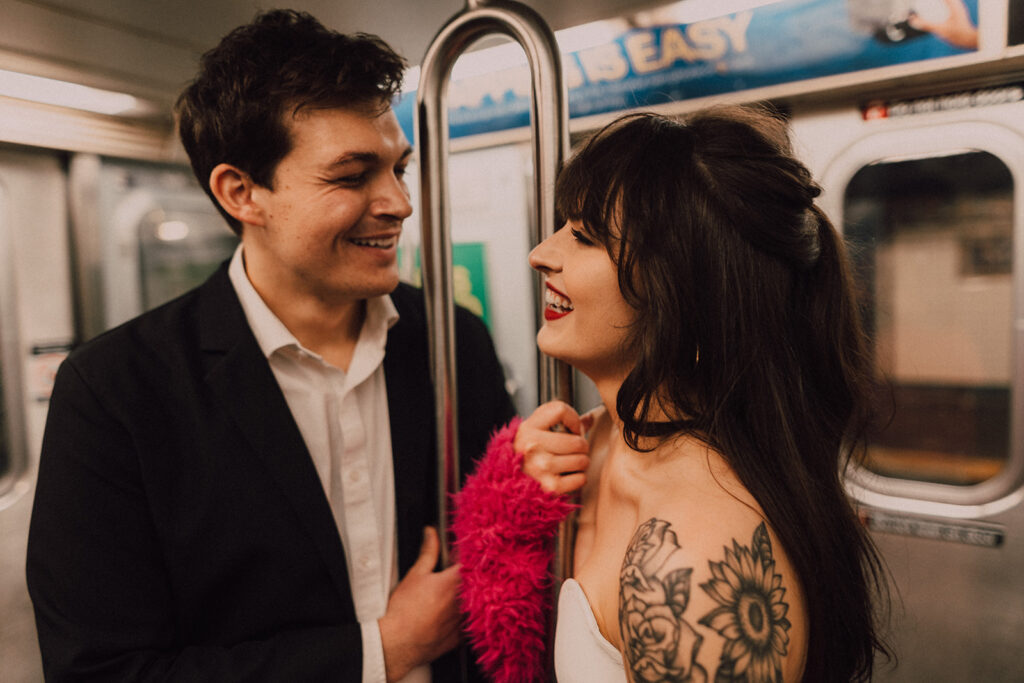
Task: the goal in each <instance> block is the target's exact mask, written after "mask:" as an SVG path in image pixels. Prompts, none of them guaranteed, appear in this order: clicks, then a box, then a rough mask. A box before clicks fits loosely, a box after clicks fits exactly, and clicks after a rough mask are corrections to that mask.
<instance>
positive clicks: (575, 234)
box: [569, 228, 594, 247]
mask: <svg viewBox="0 0 1024 683" xmlns="http://www.w3.org/2000/svg"><path fill="white" fill-rule="evenodd" d="M569 234H570V235H572V238H573V239H574V240H576V241H577V242H579V243H580V244H583V245H585V246H588V247H590V246H593V245H594V241H593V240H591V239H590V238H589V237H587V236H586V235H585V234H583V231H581V230H577V229H576V228H573V229H572V230H570V231H569Z"/></svg>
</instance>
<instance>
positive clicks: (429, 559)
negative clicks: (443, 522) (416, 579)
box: [409, 526, 441, 574]
mask: <svg viewBox="0 0 1024 683" xmlns="http://www.w3.org/2000/svg"><path fill="white" fill-rule="evenodd" d="M440 553H441V539H440V537H438V535H437V529H435V528H434V527H432V526H426V527H423V545H421V546H420V556H419V557H417V558H416V562H415V563H414V564H413V565H412V567H410V568H409V573H410V574H411V573H413V572H419V573H421V574H429V573H430V572H432V571H434V567H435V566H436V565H437V558H438V555H440Z"/></svg>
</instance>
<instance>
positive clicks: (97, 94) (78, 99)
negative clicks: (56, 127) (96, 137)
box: [0, 69, 138, 114]
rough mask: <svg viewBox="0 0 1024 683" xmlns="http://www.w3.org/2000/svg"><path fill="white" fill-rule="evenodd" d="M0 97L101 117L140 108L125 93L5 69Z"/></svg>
mask: <svg viewBox="0 0 1024 683" xmlns="http://www.w3.org/2000/svg"><path fill="white" fill-rule="evenodd" d="M0 95H5V96H7V97H15V98H17V99H19V100H29V101H31V102H42V103H43V104H55V105H57V106H59V107H70V108H71V109H83V110H85V111H91V112H96V113H98V114H121V113H124V112H126V111H130V110H132V109H135V107H136V106H138V100H136V99H135V98H134V97H132V96H131V95H128V94H125V93H120V92H112V91H110V90H100V89H99V88H90V87H88V86H84V85H79V84H77V83H68V82H67V81H58V80H54V79H52V78H43V77H42V76H29V75H28V74H22V73H17V72H15V71H4V70H3V69H0Z"/></svg>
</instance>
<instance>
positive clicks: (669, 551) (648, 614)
mask: <svg viewBox="0 0 1024 683" xmlns="http://www.w3.org/2000/svg"><path fill="white" fill-rule="evenodd" d="M678 551H680V546H679V541H678V538H677V537H676V534H675V532H674V531H673V530H672V528H671V524H669V523H668V522H666V521H664V520H660V519H656V518H652V519H649V520H648V521H646V522H644V523H643V524H642V525H640V528H639V529H637V531H636V534H635V535H634V536H633V540H632V541H631V542H630V544H629V548H628V549H627V550H626V556H625V559H624V561H623V564H622V572H621V575H620V577H619V582H620V592H619V629H620V632H621V634H622V642H623V646H624V652H625V655H626V660H627V665H628V667H629V669H630V671H631V672H632V674H633V680H634V681H636V683H706V682H707V681H708V675H707V672H706V671H705V669H704V668H703V667H702V666H701V665H700V664H698V663H697V662H696V659H697V652H698V650H699V649H700V646H701V644H702V642H703V640H704V638H703V636H701V635H700V634H699V633H697V631H696V630H695V629H694V628H693V626H692V625H691V624H690V623H689V622H688V621H687V620H686V619H684V618H683V613H684V612H685V611H686V607H687V605H688V604H689V602H690V582H691V575H692V574H693V569H692V568H689V567H679V562H678V560H677V561H672V560H673V556H674V555H675V554H676V553H677V552H678ZM708 566H709V568H710V570H711V580H709V581H708V582H707V583H703V584H700V586H701V588H702V589H704V592H705V593H707V594H708V595H709V596H710V597H711V598H712V599H713V600H714V601H715V602H717V603H718V607H716V608H714V609H713V610H711V612H709V613H708V614H706V615H705V616H704V617H703V618H701V619H700V620H699V621H698V622H697V623H699V624H700V625H701V626H705V627H707V628H710V629H712V630H714V631H717V632H718V633H719V634H720V635H721V636H722V637H723V638H725V641H726V642H725V647H724V648H723V650H722V657H721V661H720V662H719V666H718V670H717V671H716V672H715V677H714V683H740V682H743V683H778V682H779V681H781V680H782V664H781V662H782V657H783V656H785V654H786V652H787V648H788V645H789V633H788V631H789V628H790V624H789V621H788V620H787V619H786V612H787V611H788V610H789V606H788V605H787V604H786V603H785V602H784V601H783V596H784V595H785V593H786V591H785V589H784V588H782V577H781V576H780V575H778V574H776V573H775V559H774V557H773V553H772V545H771V541H770V539H769V538H768V531H767V528H766V527H765V525H764V523H762V524H760V525H759V526H758V527H757V529H755V531H754V535H753V541H752V543H751V546H750V547H746V546H741V545H740V544H739V543H737V542H736V540H735V539H734V540H733V546H732V548H728V547H726V548H725V560H724V561H722V562H712V561H709V562H708Z"/></svg>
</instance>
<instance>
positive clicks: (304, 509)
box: [199, 268, 354, 618]
mask: <svg viewBox="0 0 1024 683" xmlns="http://www.w3.org/2000/svg"><path fill="white" fill-rule="evenodd" d="M199 325H200V341H201V345H202V350H203V353H204V361H205V367H206V370H207V375H206V378H205V379H206V382H207V384H208V385H209V387H210V389H211V390H212V391H213V393H214V395H215V396H216V397H217V400H218V401H219V403H220V405H221V407H222V408H223V409H224V411H225V412H226V413H227V414H228V415H230V416H231V417H232V418H233V420H234V422H235V424H236V426H237V427H238V429H239V431H240V432H241V433H242V434H243V435H244V438H245V439H246V441H247V442H248V445H249V447H251V449H252V451H253V452H254V453H255V455H256V456H257V457H258V458H259V459H260V460H261V461H262V462H263V464H264V465H265V466H266V468H267V470H268V471H269V472H270V475H271V476H272V477H273V478H274V479H275V480H276V482H277V483H278V484H279V485H280V487H281V489H282V491H283V493H284V496H285V498H287V500H288V501H289V502H290V504H291V506H292V508H293V510H294V512H295V513H296V516H297V517H298V519H299V522H300V524H301V525H302V526H303V527H304V528H305V529H306V531H307V532H308V533H309V535H310V537H311V538H312V540H313V542H314V543H315V544H316V546H317V548H318V550H319V551H320V554H321V556H322V557H323V559H324V562H325V564H326V565H327V569H328V571H329V572H330V574H331V577H332V578H333V579H334V582H335V584H336V585H337V588H338V591H339V592H340V593H341V595H342V596H343V598H345V599H346V600H347V601H348V604H350V605H351V588H350V586H349V577H348V571H347V569H346V564H345V553H344V548H343V547H342V543H341V537H340V536H339V534H338V529H337V526H336V524H335V522H334V515H333V513H332V512H331V508H330V505H329V503H328V501H327V497H326V496H325V495H324V492H323V486H322V485H321V483H320V479H319V477H318V475H317V473H316V468H315V466H314V465H313V461H312V458H311V457H310V455H309V451H308V450H307V448H306V445H305V442H304V441H303V440H302V435H301V433H300V432H299V428H298V426H297V425H296V424H295V420H294V419H293V418H292V415H291V411H290V410H289V409H288V403H287V401H285V398H284V395H283V394H282V393H281V390H280V388H279V387H278V385H277V381H276V379H275V378H274V374H273V372H272V371H271V369H270V365H269V364H268V363H267V360H266V358H265V357H264V356H263V353H262V351H261V350H260V348H259V345H258V344H257V343H256V339H255V337H253V335H252V332H251V330H250V329H249V325H248V322H247V321H246V319H245V313H244V312H243V311H242V307H241V304H240V303H239V302H238V298H237V296H236V295H235V292H234V289H233V288H232V286H231V282H230V279H229V278H228V276H227V269H226V268H222V269H221V270H220V271H218V272H217V273H216V274H215V275H214V276H213V277H212V278H211V279H210V280H209V281H208V282H207V283H206V284H205V285H204V286H203V291H202V294H201V297H200V311H199ZM353 618H354V610H353Z"/></svg>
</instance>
